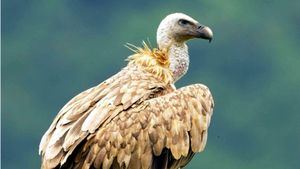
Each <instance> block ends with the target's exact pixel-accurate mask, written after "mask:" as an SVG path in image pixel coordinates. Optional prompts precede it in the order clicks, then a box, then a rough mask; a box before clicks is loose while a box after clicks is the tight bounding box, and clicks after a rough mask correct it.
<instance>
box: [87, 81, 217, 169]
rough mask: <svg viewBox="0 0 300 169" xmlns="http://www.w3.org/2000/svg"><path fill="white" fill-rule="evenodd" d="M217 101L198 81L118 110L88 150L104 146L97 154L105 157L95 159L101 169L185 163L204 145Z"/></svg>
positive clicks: (182, 164) (159, 166)
mask: <svg viewBox="0 0 300 169" xmlns="http://www.w3.org/2000/svg"><path fill="white" fill-rule="evenodd" d="M213 104H214V103H213V99H212V96H211V94H210V91H209V90H208V88H207V87H206V86H204V85H201V84H196V85H190V86H187V87H184V88H181V89H179V90H176V91H174V92H172V93H170V94H167V95H163V96H160V97H156V98H153V99H149V100H146V101H144V102H143V103H141V104H140V105H138V106H137V107H135V108H131V109H128V110H124V111H122V112H120V113H119V114H118V115H117V116H115V117H114V118H112V119H111V120H110V122H109V123H105V125H103V126H102V127H101V129H100V130H98V131H96V133H95V137H93V138H92V140H93V141H91V142H90V143H87V145H86V146H89V147H91V149H90V150H88V151H93V152H95V150H96V149H99V150H102V151H101V154H99V153H100V151H99V152H98V153H96V154H95V158H94V159H103V157H104V160H103V161H101V162H99V161H96V160H95V161H94V162H93V163H94V166H97V167H101V166H102V168H103V169H108V168H110V167H115V166H118V167H120V168H122V167H124V168H146V169H149V168H151V166H152V167H154V166H155V167H158V168H163V167H167V168H179V167H183V166H185V165H186V164H187V163H188V162H189V161H190V159H191V158H192V157H193V155H194V153H196V152H200V151H202V150H203V149H204V147H205V144H206V139H207V130H208V126H209V123H210V118H211V115H212V111H213ZM204 107H205V108H204ZM98 146H99V147H98ZM104 148H105V151H104ZM168 152H169V153H168ZM104 154H105V155H104ZM158 156H167V158H156V157H158ZM158 159H159V160H160V161H155V160H158ZM161 159H165V160H167V161H164V162H162V161H161ZM89 162H90V161H89ZM101 163H102V164H101ZM157 163H160V164H157Z"/></svg>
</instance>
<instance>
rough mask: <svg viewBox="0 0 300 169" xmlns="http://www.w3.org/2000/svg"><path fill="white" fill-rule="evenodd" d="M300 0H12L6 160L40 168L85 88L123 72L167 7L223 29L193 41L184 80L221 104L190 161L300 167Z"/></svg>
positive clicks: (5, 13) (211, 168) (7, 35)
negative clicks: (45, 142) (42, 151)
mask: <svg viewBox="0 0 300 169" xmlns="http://www.w3.org/2000/svg"><path fill="white" fill-rule="evenodd" d="M299 11H300V1H296V0H295V1H279V0H228V1H217V0H202V1H178V0H177V1H138V0H135V1H126V2H125V1H122V2H120V3H117V2H115V1H110V2H108V1H97V0H72V1H71V0H65V1H59V0H51V1H40V0H30V1H29V0H5V1H2V68H1V69H2V82H1V84H2V87H1V89H2V121H1V122H2V123H1V127H2V128H1V131H2V140H1V146H2V159H1V160H2V167H3V168H5V169H21V168H28V169H33V168H39V165H40V157H39V156H38V145H39V141H40V138H41V137H42V135H43V133H44V132H45V131H46V129H47V128H48V126H49V125H50V123H51V122H52V120H53V118H54V116H55V115H56V113H57V112H58V111H59V109H60V108H61V107H62V106H63V105H64V104H65V103H66V102H67V101H68V100H69V99H70V98H72V97H73V96H74V95H75V94H77V93H79V92H81V91H83V90H85V89H87V88H89V87H92V86H94V85H97V84H98V83H100V82H101V81H103V80H105V79H106V78H108V77H110V76H111V75H113V74H114V73H116V72H118V71H119V70H120V69H121V68H122V67H123V66H124V65H125V64H126V63H125V62H124V59H125V58H126V57H127V56H128V55H130V54H131V51H129V50H128V49H126V48H125V47H124V46H123V45H124V44H125V43H126V42H130V43H133V44H136V45H139V44H141V41H142V40H147V38H149V40H150V41H151V42H152V44H155V34H156V28H157V26H158V24H159V22H160V21H161V19H162V18H164V17H165V16H166V15H167V14H169V13H173V12H184V13H186V14H188V15H190V16H192V17H194V18H195V19H197V20H198V21H200V23H203V24H205V25H208V26H210V27H211V28H212V29H213V31H214V40H213V42H212V43H211V44H209V43H208V42H207V41H203V40H194V41H191V42H189V49H190V56H191V64H190V69H189V72H188V74H187V75H186V76H185V77H184V78H182V79H181V80H180V81H179V82H178V83H177V86H178V87H180V86H184V85H188V84H191V83H198V82H201V83H204V84H206V85H208V86H209V87H210V89H211V91H212V93H213V94H214V98H215V103H216V108H215V111H214V116H213V119H212V123H211V127H210V131H209V138H208V144H207V147H206V149H205V151H204V153H201V154H199V155H196V157H195V158H194V159H193V160H192V162H191V163H190V164H189V165H188V167H187V168H194V169H198V168H199V169H200V168H204V169H220V168H222V169H241V168H242V169H254V168H264V169H298V168H300V162H299V160H300V112H299V110H300V96H299V94H300V93H299V89H300V72H299V71H300V56H299V54H300V50H299V48H300V15H299Z"/></svg>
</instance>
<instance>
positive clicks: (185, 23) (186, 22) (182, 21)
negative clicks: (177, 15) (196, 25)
mask: <svg viewBox="0 0 300 169" xmlns="http://www.w3.org/2000/svg"><path fill="white" fill-rule="evenodd" d="M178 24H179V25H181V26H185V25H187V24H190V21H188V20H185V19H180V20H179V21H178Z"/></svg>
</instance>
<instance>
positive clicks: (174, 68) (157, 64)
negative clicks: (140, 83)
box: [127, 43, 189, 84]
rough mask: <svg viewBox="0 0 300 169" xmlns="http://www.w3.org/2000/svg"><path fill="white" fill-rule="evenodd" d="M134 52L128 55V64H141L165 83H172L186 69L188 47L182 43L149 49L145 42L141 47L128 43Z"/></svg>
mask: <svg viewBox="0 0 300 169" xmlns="http://www.w3.org/2000/svg"><path fill="white" fill-rule="evenodd" d="M127 47H128V48H129V49H131V50H132V51H134V52H135V54H133V55H131V56H129V57H128V61H129V64H135V65H138V66H141V67H142V68H143V69H145V70H146V71H148V72H150V73H152V74H153V75H154V76H156V77H157V78H159V79H161V80H162V81H164V82H165V83H170V84H173V83H175V82H176V81H177V80H178V79H180V78H181V77H182V76H183V75H184V74H185V73H186V72H187V70H188V65H189V55H188V47H187V46H186V44H184V43H180V44H179V43H174V44H172V45H171V46H170V47H169V48H168V49H163V50H162V49H157V48H154V49H150V48H149V47H148V46H147V44H146V43H143V48H141V47H136V46H133V45H130V44H128V46H127Z"/></svg>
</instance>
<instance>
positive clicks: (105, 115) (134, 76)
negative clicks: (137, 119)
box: [40, 65, 172, 169]
mask: <svg viewBox="0 0 300 169" xmlns="http://www.w3.org/2000/svg"><path fill="white" fill-rule="evenodd" d="M168 90H172V88H171V87H170V86H168V85H166V84H164V83H162V82H161V81H159V80H158V79H156V78H154V77H153V76H152V74H150V73H147V72H145V71H143V70H141V69H140V68H138V67H137V66H134V65H131V66H127V67H125V68H124V69H123V70H122V71H120V72H119V73H118V74H116V75H115V76H113V77H111V78H110V79H108V80H106V81H105V82H103V83H101V84H99V85H98V86H96V87H93V88H91V89H88V90H86V91H84V92H82V93H80V94H79V95H77V96H75V97H74V98H73V99H71V100H70V101H69V102H68V103H67V104H66V105H65V106H64V107H63V108H62V109H61V110H60V112H59V113H58V115H57V116H56V118H55V119H54V121H53V122H52V124H51V126H50V128H49V129H48V130H47V132H46V133H45V134H44V136H43V138H42V140H41V143H40V154H41V155H42V168H44V169H47V168H56V167H59V166H62V165H64V164H65V163H67V161H68V160H69V159H70V157H71V156H75V154H76V153H77V152H75V151H76V150H77V149H79V148H80V145H84V144H85V142H86V139H87V137H88V136H91V135H94V133H95V131H97V130H98V129H99V128H101V126H103V124H104V123H106V122H109V121H111V120H112V119H113V118H114V117H116V116H118V114H119V113H120V112H123V111H125V110H128V109H131V108H132V107H136V106H137V105H139V104H141V103H142V102H143V101H144V100H147V99H149V98H152V97H156V96H157V95H161V94H164V93H167V92H168ZM71 161H72V159H71ZM72 165H73V164H72ZM71 168H72V167H71Z"/></svg>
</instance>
